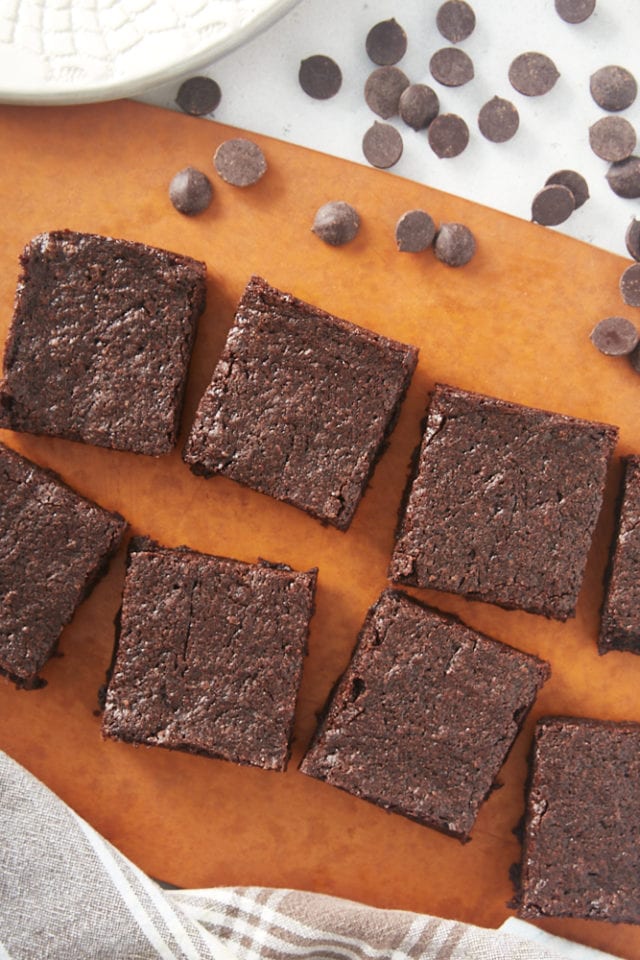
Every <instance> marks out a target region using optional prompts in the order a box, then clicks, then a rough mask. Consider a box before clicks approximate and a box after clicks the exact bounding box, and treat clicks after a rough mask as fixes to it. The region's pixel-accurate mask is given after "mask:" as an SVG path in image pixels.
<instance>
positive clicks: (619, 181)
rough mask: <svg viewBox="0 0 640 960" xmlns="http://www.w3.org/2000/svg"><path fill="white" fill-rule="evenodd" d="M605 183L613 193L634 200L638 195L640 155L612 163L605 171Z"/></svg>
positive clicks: (639, 195) (639, 186)
mask: <svg viewBox="0 0 640 960" xmlns="http://www.w3.org/2000/svg"><path fill="white" fill-rule="evenodd" d="M607 183H608V184H609V186H610V187H611V189H612V190H613V192H614V193H615V194H617V195H618V196H619V197H625V198H626V199H627V200H634V199H635V198H636V197H640V157H635V156H633V157H627V159H626V160H621V161H620V163H612V164H611V166H610V167H609V170H608V171H607Z"/></svg>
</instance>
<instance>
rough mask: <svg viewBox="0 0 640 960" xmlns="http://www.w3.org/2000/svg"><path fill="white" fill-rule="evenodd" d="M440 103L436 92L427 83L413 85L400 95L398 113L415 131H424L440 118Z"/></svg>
mask: <svg viewBox="0 0 640 960" xmlns="http://www.w3.org/2000/svg"><path fill="white" fill-rule="evenodd" d="M439 110H440V101H439V100H438V95H437V93H436V92H435V90H432V89H431V87H428V86H427V85H426V84H425V83H412V84H411V85H410V86H408V87H407V88H406V90H403V91H402V93H401V94H400V102H399V104H398V111H399V113H400V116H401V117H402V119H403V120H404V122H405V123H406V124H407V126H409V127H412V128H413V129H414V130H424V128H425V127H428V126H429V124H430V123H431V121H432V120H433V119H434V118H435V117H437V116H438V111H439Z"/></svg>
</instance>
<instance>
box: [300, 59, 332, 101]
mask: <svg viewBox="0 0 640 960" xmlns="http://www.w3.org/2000/svg"><path fill="white" fill-rule="evenodd" d="M298 80H299V81H300V86H301V87H302V89H303V90H304V92H305V93H306V94H308V95H309V96H310V97H313V98H314V100H328V99H329V97H334V96H335V95H336V93H337V92H338V90H339V89H340V87H341V85H342V71H341V70H340V67H339V66H338V64H337V63H336V62H335V60H332V59H331V57H325V55H324V54H322V53H316V54H314V55H313V56H312V57H307V59H306V60H301V61H300V70H299V71H298Z"/></svg>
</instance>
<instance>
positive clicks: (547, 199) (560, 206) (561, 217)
mask: <svg viewBox="0 0 640 960" xmlns="http://www.w3.org/2000/svg"><path fill="white" fill-rule="evenodd" d="M575 208H576V201H575V198H574V196H573V193H572V192H571V190H569V188H568V187H563V186H562V184H559V183H552V184H549V185H548V186H546V187H543V188H542V190H539V191H538V193H536V195H535V197H534V198H533V203H532V204H531V219H532V220H533V221H534V222H535V223H541V224H542V225H543V226H545V227H555V226H557V225H558V224H559V223H564V221H565V220H568V219H569V217H570V216H571V214H572V213H573V211H574V210H575Z"/></svg>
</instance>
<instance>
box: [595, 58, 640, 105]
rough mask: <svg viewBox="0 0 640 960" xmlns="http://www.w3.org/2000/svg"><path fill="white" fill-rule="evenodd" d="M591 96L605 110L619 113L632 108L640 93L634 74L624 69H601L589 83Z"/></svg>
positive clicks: (615, 67) (613, 67)
mask: <svg viewBox="0 0 640 960" xmlns="http://www.w3.org/2000/svg"><path fill="white" fill-rule="evenodd" d="M589 89H590V90H591V96H592V97H593V99H594V100H595V102H596V103H597V104H598V106H599V107H602V109H603V110H609V111H611V112H612V113H617V112H618V110H626V109H627V107H630V106H631V104H632V103H633V101H634V100H635V98H636V94H637V93H638V85H637V83H636V80H635V77H634V76H633V74H632V73H629V71H628V70H626V69H625V68H624V67H617V66H609V67H601V68H600V69H599V70H596V72H595V73H594V74H593V75H592V77H591V79H590V81H589Z"/></svg>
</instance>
